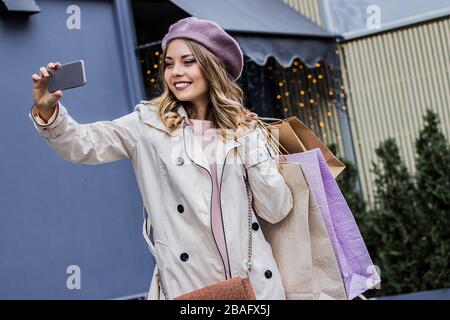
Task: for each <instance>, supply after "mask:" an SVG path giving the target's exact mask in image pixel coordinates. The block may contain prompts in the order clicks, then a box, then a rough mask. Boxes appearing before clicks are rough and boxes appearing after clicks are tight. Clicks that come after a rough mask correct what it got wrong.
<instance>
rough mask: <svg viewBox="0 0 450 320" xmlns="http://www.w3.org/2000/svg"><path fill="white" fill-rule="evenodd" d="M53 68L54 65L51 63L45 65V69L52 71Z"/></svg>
mask: <svg viewBox="0 0 450 320" xmlns="http://www.w3.org/2000/svg"><path fill="white" fill-rule="evenodd" d="M54 67H55V64H54V63H52V62H50V63H49V64H48V65H47V69H53V68H54Z"/></svg>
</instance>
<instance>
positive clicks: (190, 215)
mask: <svg viewBox="0 0 450 320" xmlns="http://www.w3.org/2000/svg"><path fill="white" fill-rule="evenodd" d="M58 110H59V111H58V115H57V117H56V118H55V120H54V121H53V122H52V123H50V124H48V125H45V126H43V125H39V124H38V123H37V122H36V119H35V118H34V117H33V114H32V113H30V114H29V115H28V116H29V118H30V120H32V121H33V124H34V126H35V128H36V130H37V132H38V133H39V134H40V135H41V136H42V138H44V139H45V141H46V142H47V143H48V144H49V146H50V147H51V148H52V149H53V150H54V151H55V152H56V153H57V154H58V155H59V156H60V157H61V158H63V159H65V160H68V161H70V162H73V163H83V164H101V163H107V162H111V161H116V160H121V159H124V158H128V159H130V160H131V162H132V165H133V169H134V172H135V175H136V179H137V183H138V186H139V189H140V192H141V196H142V199H143V202H144V206H145V208H146V211H147V212H148V218H147V222H148V223H149V224H150V223H151V226H152V228H153V242H152V244H153V245H152V246H151V247H150V249H151V251H152V254H153V256H154V258H155V261H156V263H157V266H158V268H159V270H160V271H161V280H162V284H163V286H164V287H165V290H166V293H167V296H168V298H169V299H173V298H174V297H176V296H178V295H180V294H183V293H186V292H189V291H191V290H194V289H197V288H201V287H204V286H207V285H210V284H212V283H214V282H217V281H220V280H225V279H228V278H230V276H237V275H240V276H246V266H247V260H248V232H249V223H248V198H247V194H246V188H245V181H244V179H243V176H244V174H245V173H244V172H245V170H244V165H245V168H247V170H248V177H249V182H250V186H251V190H252V193H253V198H254V205H255V209H256V214H258V215H259V216H260V217H262V218H263V219H265V220H266V221H268V222H271V223H276V222H279V221H281V220H282V219H283V218H284V217H286V216H287V215H288V213H289V212H290V210H291V208H292V205H293V200H292V194H291V191H290V189H289V188H288V186H287V184H286V183H285V181H284V179H283V177H282V176H281V175H280V174H279V172H278V169H277V166H276V162H275V160H274V157H273V156H272V154H271V153H270V150H269V148H268V145H267V144H266V140H265V139H264V136H263V134H262V133H261V132H260V129H256V130H254V131H253V132H251V133H249V134H246V135H245V136H242V137H240V138H238V139H237V140H233V139H231V140H230V141H227V142H226V143H224V142H223V141H222V139H216V141H217V142H216V146H215V147H216V160H217V174H218V180H219V187H220V189H219V190H220V205H221V208H222V219H223V230H224V233H225V238H226V251H227V254H228V260H229V270H230V272H231V274H226V271H225V266H224V262H223V259H222V257H221V255H220V253H219V250H218V247H217V244H216V242H215V239H214V237H213V234H212V228H211V194H212V178H211V177H212V176H211V172H210V169H209V165H208V162H207V158H206V155H205V154H204V153H203V151H202V148H201V145H200V143H199V142H198V141H197V140H196V138H195V136H194V133H193V130H192V127H191V126H190V124H191V122H190V120H189V119H188V117H187V114H186V111H185V109H184V108H183V106H182V105H180V107H179V108H178V112H179V114H180V115H181V116H182V117H184V119H185V124H186V125H183V126H180V128H177V129H176V130H175V131H173V132H170V131H168V130H166V128H165V126H164V124H163V122H162V121H161V120H160V119H159V117H158V115H157V108H156V107H155V106H152V105H149V104H148V103H147V102H145V101H141V103H139V104H137V105H136V106H135V108H134V111H133V112H131V113H129V114H127V115H125V116H122V117H120V118H118V119H115V120H113V121H97V122H94V123H89V124H79V123H77V122H76V121H75V120H74V119H73V118H72V117H71V116H70V115H69V114H68V112H67V109H66V108H65V107H64V106H63V105H62V104H61V103H59V108H58ZM252 219H253V224H252V229H251V230H252V238H253V241H252V242H253V245H252V261H253V268H252V270H251V272H250V280H251V283H252V285H253V289H254V291H255V294H256V298H257V299H285V293H284V288H283V284H282V280H281V276H280V273H279V270H278V267H277V265H276V262H275V260H274V258H273V254H272V249H271V247H270V245H269V243H268V242H267V241H266V240H265V238H264V235H263V233H262V231H261V228H259V225H258V223H257V219H256V217H255V212H252ZM144 229H145V228H144ZM146 231H147V232H148V230H144V233H146ZM147 235H148V234H146V235H145V236H147ZM156 276H157V268H155V270H154V273H153V278H152V282H151V287H150V290H149V294H148V298H149V299H158V298H164V297H163V295H162V290H160V285H159V284H158V281H157V279H156Z"/></svg>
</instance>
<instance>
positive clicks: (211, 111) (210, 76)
mask: <svg viewBox="0 0 450 320" xmlns="http://www.w3.org/2000/svg"><path fill="white" fill-rule="evenodd" d="M183 40H184V41H185V42H186V44H187V46H188V47H189V49H190V50H191V52H192V53H193V55H194V57H195V59H196V61H197V62H198V63H199V65H200V68H201V69H202V71H203V74H204V76H205V77H206V79H207V82H208V83H209V96H210V104H209V107H208V111H207V115H206V118H207V119H211V120H212V121H213V123H214V125H215V126H216V128H217V130H218V132H219V133H220V135H221V136H222V138H223V139H224V140H227V139H229V138H231V137H230V135H229V132H230V130H229V129H233V130H232V132H235V130H236V129H237V128H238V127H239V125H241V124H243V125H245V126H247V127H249V124H248V121H249V119H248V118H247V117H245V114H244V113H243V111H245V109H246V108H244V92H243V91H242V89H241V88H240V86H239V85H238V84H237V83H235V82H233V81H232V80H231V79H230V76H229V75H228V73H227V72H226V70H225V67H224V65H223V63H222V61H220V59H219V58H218V57H217V56H216V55H215V54H213V53H212V52H211V51H209V50H208V49H207V48H205V47H204V46H203V45H201V44H199V43H197V42H195V41H192V40H189V39H184V38H183ZM166 49H167V48H166ZM166 54H167V50H164V51H163V53H162V55H161V68H160V70H159V78H160V81H161V82H162V85H163V93H162V94H161V95H160V96H158V97H156V98H154V99H152V100H149V101H147V102H148V103H149V104H152V105H155V106H157V107H158V115H159V117H160V119H161V120H162V122H163V123H164V125H165V126H166V127H167V128H168V129H169V130H174V129H176V128H177V127H178V126H179V125H180V124H181V122H182V119H181V116H180V115H179V114H178V112H177V109H178V106H179V104H180V101H179V100H178V99H177V98H176V97H175V95H174V94H173V93H172V92H171V91H170V89H169V87H168V86H167V83H166V82H165V81H164V72H165V69H166V64H165V57H166ZM183 106H184V107H185V109H186V112H187V114H188V116H189V118H195V117H196V114H195V110H194V108H191V107H190V106H188V105H187V104H183ZM253 119H255V118H253ZM233 138H234V136H233Z"/></svg>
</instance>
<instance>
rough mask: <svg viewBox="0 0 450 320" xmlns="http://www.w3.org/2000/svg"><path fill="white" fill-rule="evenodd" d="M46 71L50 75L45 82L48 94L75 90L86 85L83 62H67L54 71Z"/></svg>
mask: <svg viewBox="0 0 450 320" xmlns="http://www.w3.org/2000/svg"><path fill="white" fill-rule="evenodd" d="M47 71H48V73H49V75H50V77H49V78H48V82H47V86H48V92H55V91H58V90H66V89H70V88H76V87H80V86H84V85H85V84H86V73H85V71H84V61H83V60H78V61H73V62H69V63H66V64H63V65H61V66H59V67H58V68H57V69H56V70H55V69H47Z"/></svg>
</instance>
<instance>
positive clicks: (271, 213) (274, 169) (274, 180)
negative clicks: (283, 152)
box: [237, 128, 293, 223]
mask: <svg viewBox="0 0 450 320" xmlns="http://www.w3.org/2000/svg"><path fill="white" fill-rule="evenodd" d="M237 141H238V142H239V143H240V144H241V145H240V146H238V153H239V155H240V158H241V160H242V162H243V165H244V166H245V168H246V169H247V172H248V180H249V183H250V187H251V190H252V193H253V199H254V205H255V208H256V211H257V213H258V215H259V216H261V218H263V219H264V220H266V221H268V222H270V223H277V222H280V221H281V220H283V219H284V218H285V217H286V216H287V215H288V214H289V212H290V211H291V209H292V206H293V197H292V193H291V190H290V188H289V187H288V185H287V184H286V182H285V181H284V178H283V176H282V175H281V174H280V172H279V171H278V166H277V162H276V160H275V156H273V154H274V153H271V152H270V150H271V148H270V146H269V145H268V143H267V140H266V138H265V136H264V134H263V133H262V132H261V129H260V128H256V129H255V130H254V131H252V132H251V133H249V134H246V135H244V136H242V137H240V138H238V139H237Z"/></svg>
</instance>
